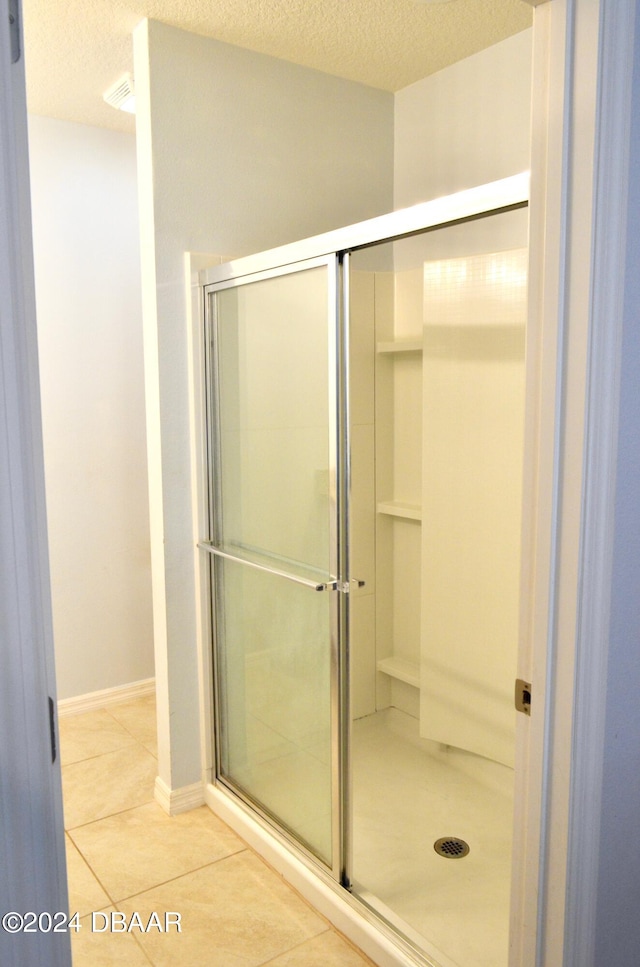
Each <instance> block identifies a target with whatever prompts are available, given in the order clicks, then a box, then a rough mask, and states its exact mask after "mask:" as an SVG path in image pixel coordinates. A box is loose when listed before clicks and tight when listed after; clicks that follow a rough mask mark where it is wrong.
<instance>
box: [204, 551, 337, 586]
mask: <svg viewBox="0 0 640 967" xmlns="http://www.w3.org/2000/svg"><path fill="white" fill-rule="evenodd" d="M198 547H199V548H200V550H202V551H207V553H208V554H213V555H214V557H222V558H224V559H225V560H227V561H233V562H234V564H244V565H245V566H246V567H252V568H255V570H256V571H264V572H265V573H266V574H273V575H275V576H276V577H280V578H285V579H286V580H287V581H293V583H294V584H301V585H302V586H303V587H305V588H311V590H312V591H335V590H337V588H338V582H337V581H334V580H329V581H312V580H310V579H309V578H303V577H300V576H299V575H298V574H290V573H289V572H288V571H281V570H280V569H279V568H275V567H268V566H267V565H266V564H258V563H257V561H248V560H247V558H246V557H239V556H238V555H237V554H230V553H229V552H228V551H221V550H220V548H219V547H216V546H215V545H214V544H212V543H211V541H199V542H198Z"/></svg>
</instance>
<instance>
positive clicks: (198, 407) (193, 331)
mask: <svg viewBox="0 0 640 967" xmlns="http://www.w3.org/2000/svg"><path fill="white" fill-rule="evenodd" d="M222 261H223V259H222V257H221V256H219V255H207V254H204V253H198V252H186V253H185V258H184V269H185V292H186V299H187V309H186V318H187V321H188V324H189V329H188V347H187V364H188V382H189V433H190V441H189V443H190V451H191V488H192V490H191V507H192V511H193V517H192V528H193V530H192V540H193V554H194V562H193V567H194V575H195V590H196V595H195V602H194V604H195V617H196V643H197V649H198V674H199V691H200V757H201V766H202V775H203V776H204V777H205V780H206V781H207V782H211V781H213V767H214V756H215V746H214V706H213V654H212V641H213V634H212V627H211V624H212V622H211V596H210V571H209V568H210V566H211V565H210V558H209V555H207V554H204V553H203V552H202V551H201V550H199V548H198V543H199V541H201V540H203V539H204V538H206V537H207V535H208V526H209V523H208V514H209V511H208V505H209V498H208V480H207V474H208V467H207V448H206V387H205V372H204V369H205V366H204V350H205V346H204V299H203V290H202V285H201V284H200V279H199V273H200V272H201V271H203V270H205V269H207V268H209V267H211V266H213V265H220V263H221V262H222Z"/></svg>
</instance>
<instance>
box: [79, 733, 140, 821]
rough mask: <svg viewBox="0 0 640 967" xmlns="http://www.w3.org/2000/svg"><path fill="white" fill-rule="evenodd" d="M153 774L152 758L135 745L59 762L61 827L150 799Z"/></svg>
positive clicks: (107, 814) (89, 819) (98, 817)
mask: <svg viewBox="0 0 640 967" xmlns="http://www.w3.org/2000/svg"><path fill="white" fill-rule="evenodd" d="M156 774H157V763H156V760H155V759H154V757H153V756H152V755H150V753H149V752H147V751H146V750H145V749H143V748H142V747H141V746H139V745H132V746H129V747H127V748H125V749H119V750H118V751H117V752H109V753H107V754H106V755H100V756H97V757H96V758H94V759H86V760H85V761H83V762H74V763H71V764H70V765H68V766H63V767H62V790H63V797H64V819H65V828H66V829H73V828H74V827H75V826H82V825H84V824H85V823H91V822H93V821H94V820H96V819H102V818H103V817H105V816H111V815H112V814H113V813H118V812H122V811H123V810H125V809H133V807H134V806H142V805H143V804H144V803H145V802H150V801H151V800H152V799H153V784H154V782H155V778H156Z"/></svg>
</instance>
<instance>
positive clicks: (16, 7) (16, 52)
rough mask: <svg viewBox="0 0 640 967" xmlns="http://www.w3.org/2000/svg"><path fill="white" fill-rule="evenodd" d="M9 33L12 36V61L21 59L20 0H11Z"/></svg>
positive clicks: (14, 62) (13, 62) (15, 61)
mask: <svg viewBox="0 0 640 967" xmlns="http://www.w3.org/2000/svg"><path fill="white" fill-rule="evenodd" d="M9 35H10V37H11V63H12V64H17V63H18V61H19V60H20V0H9Z"/></svg>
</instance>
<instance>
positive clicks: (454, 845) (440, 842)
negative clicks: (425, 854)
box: [433, 836, 469, 860]
mask: <svg viewBox="0 0 640 967" xmlns="http://www.w3.org/2000/svg"><path fill="white" fill-rule="evenodd" d="M433 848H434V850H435V851H436V853H438V855H439V856H446V857H447V859H450V860H457V859H460V858H461V857H462V856H466V855H467V853H468V852H469V844H468V843H465V841H464V840H463V839H458V837H457V836H443V837H442V839H437V840H436V841H435V843H434V844H433Z"/></svg>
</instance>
